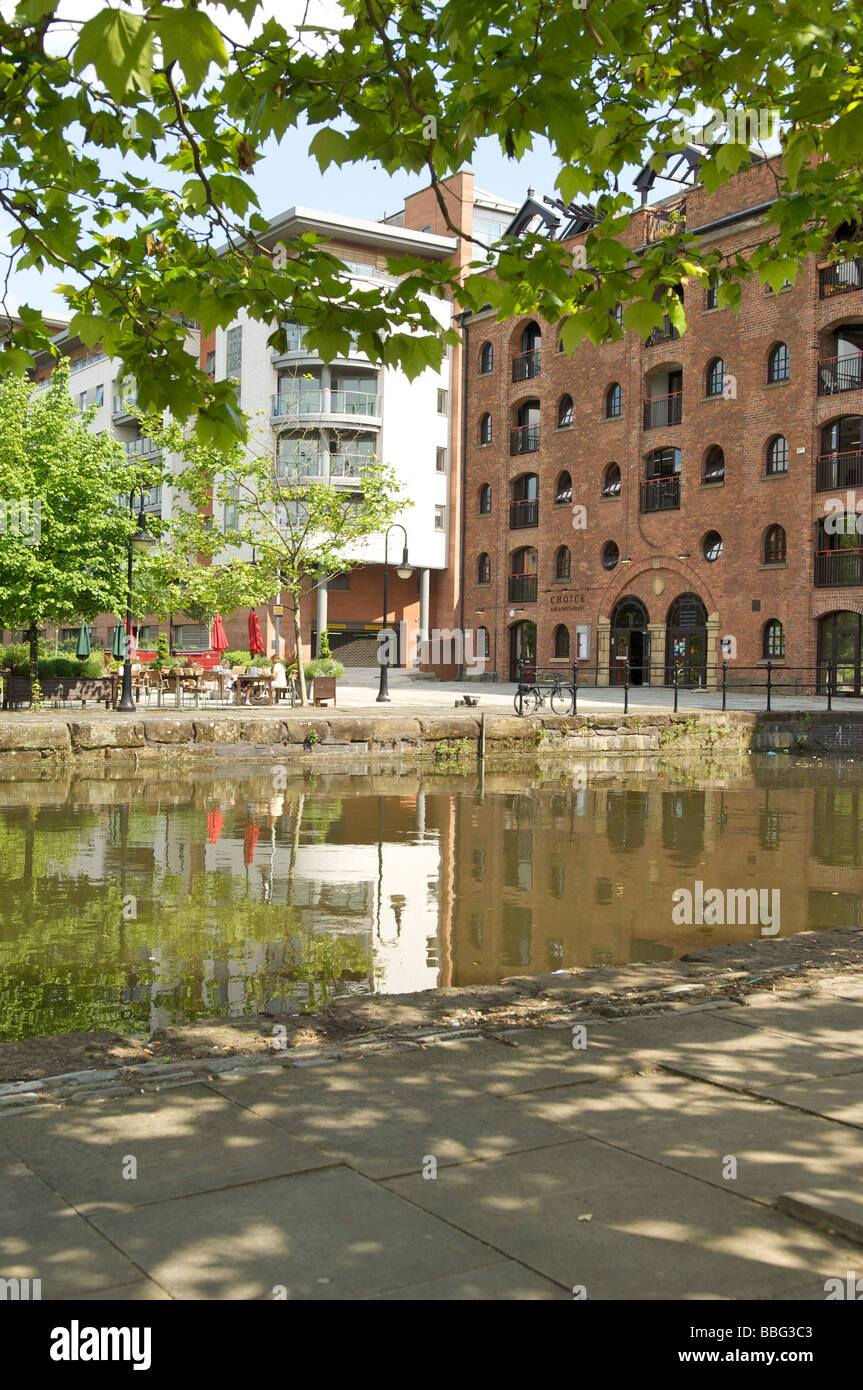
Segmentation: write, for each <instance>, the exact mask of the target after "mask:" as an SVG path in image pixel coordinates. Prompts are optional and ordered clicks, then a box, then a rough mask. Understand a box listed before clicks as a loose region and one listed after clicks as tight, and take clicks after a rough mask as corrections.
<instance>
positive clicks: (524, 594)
mask: <svg viewBox="0 0 863 1390" xmlns="http://www.w3.org/2000/svg"><path fill="white" fill-rule="evenodd" d="M509 600H510V603H536V575H535V574H511V575H510V576H509Z"/></svg>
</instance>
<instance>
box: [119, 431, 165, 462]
mask: <svg viewBox="0 0 863 1390" xmlns="http://www.w3.org/2000/svg"><path fill="white" fill-rule="evenodd" d="M123 449H124V451H125V454H126V457H127V458H141V459H158V458H161V452H160V450H159V448H158V447H157V446H156V445H155V444H154V443H153V441H152V439H150V438H149V437H148V436H147V435H142V436H141V438H140V439H126V440H124V441H123Z"/></svg>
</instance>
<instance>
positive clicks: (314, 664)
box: [303, 656, 345, 682]
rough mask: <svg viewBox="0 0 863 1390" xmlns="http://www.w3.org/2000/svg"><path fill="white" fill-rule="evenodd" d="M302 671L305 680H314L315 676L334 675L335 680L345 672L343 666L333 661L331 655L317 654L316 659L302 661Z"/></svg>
mask: <svg viewBox="0 0 863 1390" xmlns="http://www.w3.org/2000/svg"><path fill="white" fill-rule="evenodd" d="M303 671H304V672H305V677H306V681H307V682H308V681H312V680H314V678H315V676H335V678H336V680H339V678H340V677H341V676H343V675H344V674H345V668H344V666H342V665H341V663H340V662H338V661H334V660H333V658H332V657H331V656H319V657H318V658H317V660H316V661H304V662H303Z"/></svg>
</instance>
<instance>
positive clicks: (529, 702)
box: [513, 688, 539, 716]
mask: <svg viewBox="0 0 863 1390" xmlns="http://www.w3.org/2000/svg"><path fill="white" fill-rule="evenodd" d="M538 704H539V695H538V694H537V692H536V690H535V689H532V688H531V689H528V690H519V691H517V692H516V696H515V699H514V700H513V705H514V706H515V712H516V714H517V715H519V716H521V715H523V714H535V713H536V707H537V705H538Z"/></svg>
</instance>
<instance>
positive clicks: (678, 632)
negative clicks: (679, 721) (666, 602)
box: [665, 594, 707, 685]
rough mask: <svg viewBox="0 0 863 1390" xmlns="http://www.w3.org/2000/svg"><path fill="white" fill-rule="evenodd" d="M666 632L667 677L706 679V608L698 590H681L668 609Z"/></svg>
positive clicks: (689, 680)
mask: <svg viewBox="0 0 863 1390" xmlns="http://www.w3.org/2000/svg"><path fill="white" fill-rule="evenodd" d="M666 622H667V631H666V636H665V679H666V682H667V684H668V685H673V684H674V668H675V666H676V667H677V673H678V674H677V679H678V681H679V683H680V684H681V685H705V684H706V681H707V609H706V608H705V607H704V604H703V603H702V602H701V599H700V598H699V597H698V595H697V594H681V595H680V596H679V597H678V598H676V599H675V600H674V602H673V603H672V605H671V607H670V608H669V610H668V618H667V620H666Z"/></svg>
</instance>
